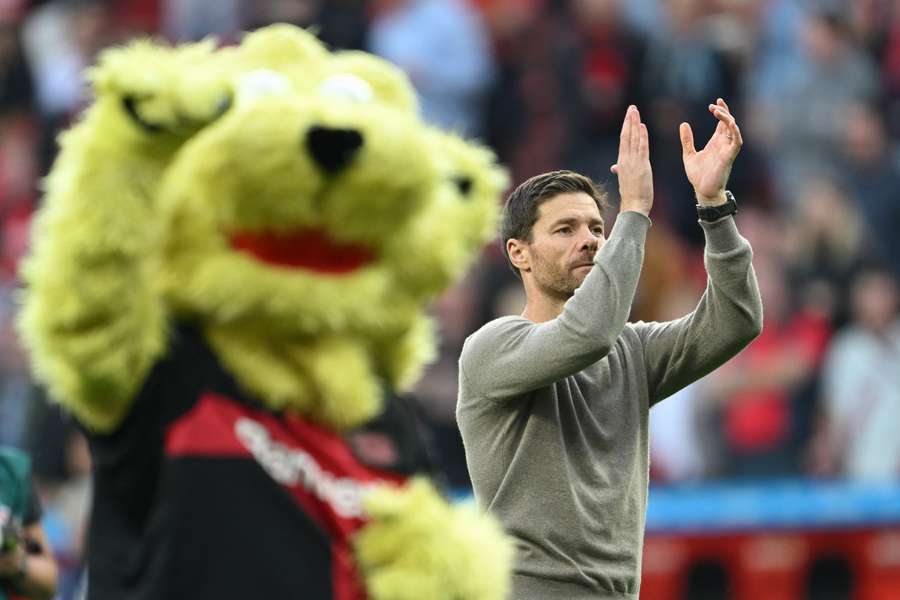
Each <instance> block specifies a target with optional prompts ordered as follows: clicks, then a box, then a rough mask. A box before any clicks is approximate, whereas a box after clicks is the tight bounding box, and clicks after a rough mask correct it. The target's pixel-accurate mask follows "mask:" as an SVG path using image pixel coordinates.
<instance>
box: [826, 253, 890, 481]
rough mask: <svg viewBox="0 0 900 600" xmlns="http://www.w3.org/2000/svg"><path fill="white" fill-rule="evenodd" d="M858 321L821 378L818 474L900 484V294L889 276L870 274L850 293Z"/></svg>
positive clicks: (839, 341)
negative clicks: (821, 400) (899, 312)
mask: <svg viewBox="0 0 900 600" xmlns="http://www.w3.org/2000/svg"><path fill="white" fill-rule="evenodd" d="M851 298H852V315H853V320H852V322H851V323H850V325H849V326H848V327H847V328H846V329H844V330H842V331H841V332H839V333H838V335H837V337H836V339H835V340H834V343H833V344H832V346H831V348H830V349H829V351H828V355H827V357H826V359H825V368H824V370H823V385H822V398H823V405H822V410H821V423H820V429H819V432H818V437H817V439H816V444H815V446H814V448H813V454H812V458H813V465H812V467H813V472H814V473H817V474H820V475H843V476H846V477H849V478H851V479H859V480H868V481H880V482H888V481H900V435H898V434H897V424H898V423H900V369H898V368H897V366H898V365H900V314H898V306H900V291H898V284H897V280H896V278H895V277H893V275H892V273H891V272H890V271H888V270H887V269H885V268H866V269H863V270H862V271H860V272H859V273H858V274H857V276H856V277H855V279H854V281H853V285H852V290H851Z"/></svg>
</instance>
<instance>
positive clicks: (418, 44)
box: [368, 0, 493, 137]
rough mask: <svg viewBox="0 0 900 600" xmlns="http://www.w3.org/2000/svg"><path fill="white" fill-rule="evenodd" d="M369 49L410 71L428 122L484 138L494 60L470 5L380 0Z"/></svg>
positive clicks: (454, 0)
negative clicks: (486, 103)
mask: <svg viewBox="0 0 900 600" xmlns="http://www.w3.org/2000/svg"><path fill="white" fill-rule="evenodd" d="M368 50H369V51H370V52H373V53H374V54H378V55H379V56H382V57H383V58H386V59H387V60H389V61H391V62H392V63H394V64H395V65H397V66H399V67H400V68H401V69H403V70H404V71H405V72H406V74H407V75H408V76H409V78H410V79H411V80H412V83H413V86H414V87H415V88H416V92H418V95H419V103H420V107H421V111H422V116H423V117H424V118H425V120H426V121H429V122H431V123H432V124H434V125H437V126H438V127H441V128H444V129H447V130H450V131H454V132H456V133H458V134H460V135H463V136H466V137H479V136H481V135H483V134H484V123H483V122H482V108H483V102H484V101H485V97H486V93H487V90H488V86H489V85H490V83H491V78H492V77H493V57H492V55H491V51H490V43H489V39H488V36H487V30H486V29H485V27H484V24H483V23H482V21H481V19H480V18H479V14H478V13H477V12H476V11H475V9H474V8H473V7H471V6H470V5H469V4H468V2H467V0H379V1H378V2H377V3H376V4H375V15H374V18H373V20H372V23H371V28H370V30H369V48H368Z"/></svg>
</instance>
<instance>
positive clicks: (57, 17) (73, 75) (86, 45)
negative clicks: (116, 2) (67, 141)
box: [22, 0, 117, 174]
mask: <svg viewBox="0 0 900 600" xmlns="http://www.w3.org/2000/svg"><path fill="white" fill-rule="evenodd" d="M22 36H23V43H24V49H25V56H26V58H27V60H28V65H29V68H30V70H31V73H32V74H33V77H34V84H35V98H36V108H37V117H38V120H39V124H40V140H39V146H38V159H37V161H38V168H39V173H41V174H43V173H46V172H47V171H48V170H49V168H50V165H51V163H52V162H53V159H54V158H55V157H56V137H57V134H58V133H59V132H60V131H62V129H64V128H65V127H66V126H67V125H68V124H69V123H70V122H71V121H72V120H73V119H74V118H76V117H77V115H78V113H79V112H80V111H81V109H82V108H84V106H85V105H86V102H87V100H88V98H87V87H86V86H85V83H84V70H85V69H86V68H87V67H88V65H91V64H93V62H94V60H95V59H96V56H97V53H98V52H99V51H100V50H101V49H103V48H104V47H106V46H108V45H110V44H111V43H113V42H114V41H117V40H116V37H115V35H114V28H113V22H112V11H111V8H110V5H109V4H107V3H105V2H103V1H102V0H50V1H48V2H45V3H43V4H42V5H40V6H39V7H37V8H35V9H34V10H33V11H31V12H29V13H28V15H27V18H26V19H25V21H24V23H23V27H22Z"/></svg>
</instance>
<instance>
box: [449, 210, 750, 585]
mask: <svg viewBox="0 0 900 600" xmlns="http://www.w3.org/2000/svg"><path fill="white" fill-rule="evenodd" d="M701 225H702V227H703V229H704V232H705V235H706V253H705V262H706V268H707V273H708V280H707V287H706V291H705V292H704V294H703V297H702V298H701V299H700V302H699V304H698V306H697V308H696V309H695V310H694V311H693V312H692V313H690V314H689V315H687V316H685V317H682V318H681V319H678V320H675V321H669V322H665V323H644V322H637V323H626V320H627V318H628V314H629V311H630V309H631V303H632V300H633V299H634V293H635V288H636V287H637V282H638V277H639V275H640V271H641V264H642V262H643V256H644V240H645V238H646V234H647V229H648V228H649V226H650V220H649V219H648V218H647V217H645V216H644V215H642V214H640V213H636V212H624V213H622V214H621V215H619V217H618V220H617V221H616V225H615V227H614V228H613V231H612V233H611V234H610V237H609V239H608V240H607V241H606V243H605V244H604V245H603V247H602V248H601V249H600V250H599V251H598V252H597V253H596V255H595V256H594V265H595V266H594V268H593V269H591V271H590V273H589V274H588V276H587V277H586V278H585V280H584V282H583V283H582V284H581V286H580V287H579V288H578V290H576V292H575V294H574V295H573V296H572V298H570V299H569V300H568V302H566V305H565V308H564V309H563V312H562V314H560V315H559V316H558V317H557V318H555V319H553V320H552V321H548V322H546V323H533V322H531V321H529V320H527V319H525V318H523V317H518V316H516V317H502V318H499V319H496V320H494V321H491V322H490V323H488V324H487V325H485V326H484V327H482V328H481V329H480V330H478V331H477V332H475V333H474V334H473V335H472V336H470V337H469V338H468V339H467V340H466V343H465V345H464V346H463V350H462V354H461V356H460V375H459V378H460V382H459V383H460V385H459V390H460V391H459V402H458V404H457V420H458V423H459V428H460V431H461V432H462V438H463V443H464V445H465V449H466V459H467V461H468V468H469V474H470V476H471V478H472V485H473V488H474V491H475V499H476V501H477V502H478V505H479V506H480V507H482V508H483V509H486V510H488V511H490V512H492V513H493V514H494V515H496V516H497V517H498V518H499V519H500V522H501V523H502V525H503V526H504V528H505V529H506V531H507V532H508V533H510V534H511V535H512V536H513V537H514V538H515V540H516V543H517V554H518V556H517V562H516V568H515V573H514V576H513V595H512V598H513V599H514V600H550V599H556V598H561V599H566V600H581V599H587V598H591V599H599V598H615V599H623V598H629V599H633V598H637V597H638V591H639V589H640V565H641V552H642V547H643V537H644V535H643V534H644V519H645V515H646V507H647V486H648V478H649V449H648V448H649V446H648V426H647V419H648V413H649V410H650V407H651V406H652V405H653V404H654V403H656V402H658V401H660V400H662V399H663V398H665V397H666V396H669V395H671V394H672V393H674V392H676V391H677V390H679V389H681V388H683V387H684V386H686V385H688V384H689V383H691V382H692V381H695V380H697V379H699V378H700V377H702V376H703V375H705V374H706V373H709V372H710V371H712V370H713V369H715V368H716V367H717V366H719V365H721V364H722V363H723V362H725V361H726V360H728V359H729V358H730V357H732V356H734V355H735V354H736V353H737V352H738V351H740V350H741V348H743V347H744V346H745V345H747V343H749V342H750V340H752V339H753V338H754V337H755V336H756V335H758V333H759V331H760V329H761V327H762V303H761V300H760V297H759V290H758V289H757V284H756V276H755V274H754V272H753V267H752V266H751V264H750V260H751V256H752V252H751V250H750V245H749V244H748V243H747V240H745V239H744V238H742V237H741V236H740V235H739V234H738V232H737V228H736V227H735V224H734V220H733V219H732V218H731V217H725V218H723V219H719V220H718V221H716V222H714V223H701Z"/></svg>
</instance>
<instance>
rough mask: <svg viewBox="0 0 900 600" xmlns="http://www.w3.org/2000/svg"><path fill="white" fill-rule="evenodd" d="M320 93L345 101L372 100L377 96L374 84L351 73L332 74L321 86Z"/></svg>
mask: <svg viewBox="0 0 900 600" xmlns="http://www.w3.org/2000/svg"><path fill="white" fill-rule="evenodd" d="M319 94H320V95H322V96H324V97H326V98H332V99H334V100H343V101H345V102H355V103H365V102H371V101H372V99H373V98H374V97H375V92H374V91H373V90H372V86H371V85H369V83H368V82H367V81H366V80H364V79H363V78H361V77H357V76H356V75H351V74H350V73H340V74H338V75H332V76H331V77H329V78H328V79H326V80H325V81H323V82H322V84H321V85H320V86H319Z"/></svg>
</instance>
